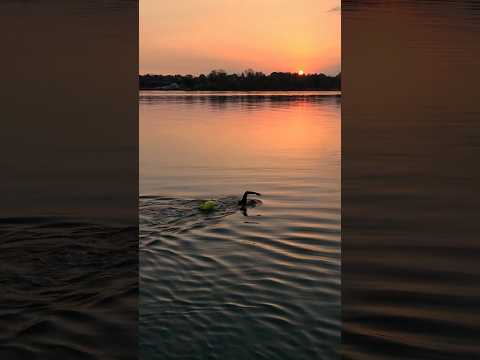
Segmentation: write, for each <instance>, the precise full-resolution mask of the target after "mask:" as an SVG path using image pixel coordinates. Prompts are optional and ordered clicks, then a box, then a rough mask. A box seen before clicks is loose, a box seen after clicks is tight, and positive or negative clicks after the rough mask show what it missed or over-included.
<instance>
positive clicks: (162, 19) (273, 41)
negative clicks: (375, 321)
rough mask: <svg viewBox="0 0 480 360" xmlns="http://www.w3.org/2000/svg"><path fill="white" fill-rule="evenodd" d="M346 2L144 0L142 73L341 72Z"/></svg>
mask: <svg viewBox="0 0 480 360" xmlns="http://www.w3.org/2000/svg"><path fill="white" fill-rule="evenodd" d="M339 7H340V0H295V1H292V0H241V1H240V0H175V1H158V0H142V1H140V74H145V73H159V74H199V73H208V72H209V71H210V70H212V69H225V70H227V71H228V72H241V71H243V70H245V69H247V68H253V69H254V70H257V71H263V72H265V73H270V72H272V71H291V72H295V71H298V70H299V69H303V70H305V72H307V73H313V72H323V73H326V74H332V75H334V74H337V73H338V72H340V41H341V36H340V11H339V10H338V9H339Z"/></svg>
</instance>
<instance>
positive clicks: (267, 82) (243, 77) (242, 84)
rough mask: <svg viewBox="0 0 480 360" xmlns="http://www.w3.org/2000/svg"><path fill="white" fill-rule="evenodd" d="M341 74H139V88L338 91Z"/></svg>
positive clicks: (252, 71) (214, 72)
mask: <svg viewBox="0 0 480 360" xmlns="http://www.w3.org/2000/svg"><path fill="white" fill-rule="evenodd" d="M340 78H341V74H338V75H336V76H328V75H325V74H304V75H299V74H297V73H290V72H272V73H271V74H270V75H266V74H264V73H262V72H258V71H254V70H251V69H248V70H246V71H244V72H242V73H241V74H228V73H227V72H226V71H225V70H213V71H211V72H210V73H209V74H208V75H204V74H201V75H198V76H194V75H151V74H146V75H140V77H139V82H140V89H141V90H209V91H265V90H267V91H268V90H270V91H275V90H284V91H287V90H291V91H293V90H341V84H340V83H341V82H340Z"/></svg>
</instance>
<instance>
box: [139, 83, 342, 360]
mask: <svg viewBox="0 0 480 360" xmlns="http://www.w3.org/2000/svg"><path fill="white" fill-rule="evenodd" d="M336 95H337V96H336ZM340 129H341V123H340V97H339V96H338V94H335V93H321V92H313V93H295V92H290V93H286V92H283V93H231V92H228V93H225V92H222V93H205V92H204V93H182V92H142V93H141V94H140V194H141V198H140V268H141V270H140V272H141V276H140V282H141V283H140V288H141V290H140V340H139V341H140V351H141V355H142V356H141V357H142V358H143V359H173V358H179V359H187V358H188V359H207V358H209V359H210V358H211V359H215V358H218V359H293V358H295V359H335V358H338V352H337V351H338V346H339V344H340V329H341V322H340ZM245 190H253V191H257V192H260V193H262V197H261V200H262V202H263V204H262V205H261V206H259V207H256V208H253V209H248V211H247V212H245V213H244V212H241V211H239V210H238V208H237V206H236V203H237V201H238V198H239V197H240V195H241V194H242V193H243V191H245ZM205 199H216V200H217V201H218V203H219V210H218V211H216V212H214V213H211V214H202V213H201V212H200V211H199V210H198V204H199V203H200V201H201V200H205Z"/></svg>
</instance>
